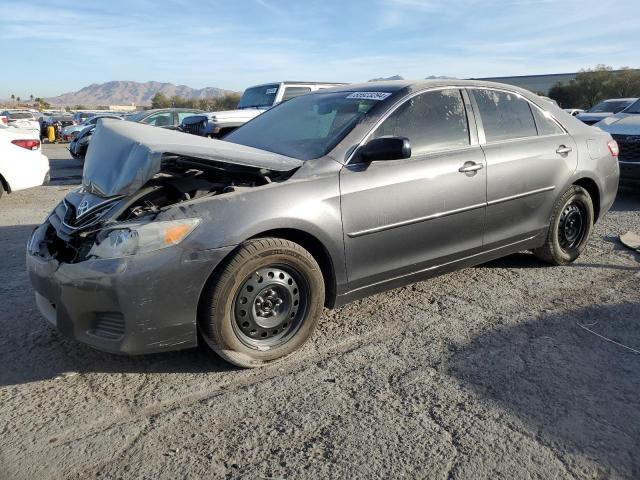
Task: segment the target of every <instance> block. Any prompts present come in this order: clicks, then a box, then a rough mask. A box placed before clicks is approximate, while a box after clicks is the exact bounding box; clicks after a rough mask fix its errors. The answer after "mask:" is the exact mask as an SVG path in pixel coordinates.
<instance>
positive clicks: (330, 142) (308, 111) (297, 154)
mask: <svg viewBox="0 0 640 480" xmlns="http://www.w3.org/2000/svg"><path fill="white" fill-rule="evenodd" d="M364 97H365V98H362V96H360V98H358V95H357V94H353V93H351V92H339V93H319V94H308V95H303V96H300V97H296V98H293V99H291V100H289V101H287V102H284V103H281V104H280V105H278V106H277V107H276V108H273V109H271V110H269V111H267V112H265V113H263V114H262V115H260V116H258V117H256V118H255V119H253V120H251V121H250V122H248V123H246V124H245V125H243V126H242V127H240V128H238V129H237V130H234V131H233V132H231V133H230V134H229V135H227V136H226V137H225V138H224V140H225V141H228V142H232V143H239V144H241V145H247V146H249V147H255V148H259V149H261V150H267V151H269V152H274V153H279V154H281V155H286V156H288V157H293V158H297V159H299V160H311V159H313V158H318V157H321V156H322V155H326V154H327V153H328V152H329V151H330V150H331V149H332V148H333V147H334V146H335V145H336V144H337V143H338V142H339V141H340V140H342V139H343V138H344V137H345V136H346V135H347V133H349V132H350V131H351V129H352V128H353V127H354V126H355V125H356V123H357V122H358V120H360V119H361V118H362V117H363V116H364V115H366V114H367V112H369V111H370V110H371V109H372V108H373V107H374V105H376V103H380V100H376V99H372V98H371V96H370V95H369V98H366V97H367V96H366V95H364ZM384 98H386V97H384Z"/></svg>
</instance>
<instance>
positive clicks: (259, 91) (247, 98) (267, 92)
mask: <svg viewBox="0 0 640 480" xmlns="http://www.w3.org/2000/svg"><path fill="white" fill-rule="evenodd" d="M278 87H279V85H278V84H277V83H274V84H273V85H262V86H260V87H252V88H247V89H246V90H245V91H244V93H243V94H242V98H241V99H240V103H238V108H260V107H262V108H264V107H270V106H272V105H273V102H275V100H276V94H277V93H278Z"/></svg>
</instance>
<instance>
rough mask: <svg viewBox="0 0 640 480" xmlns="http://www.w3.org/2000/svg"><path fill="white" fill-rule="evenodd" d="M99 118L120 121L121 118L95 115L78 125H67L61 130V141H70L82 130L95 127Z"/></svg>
mask: <svg viewBox="0 0 640 480" xmlns="http://www.w3.org/2000/svg"><path fill="white" fill-rule="evenodd" d="M100 118H115V119H116V120H122V117H121V116H119V115H110V114H96V115H93V116H92V117H89V118H87V119H86V120H85V121H84V122H82V123H80V124H74V125H69V126H68V127H65V128H63V129H62V139H63V140H64V141H69V142H70V141H72V140H73V139H74V138H75V137H76V135H78V134H79V133H80V132H81V131H82V130H84V129H85V128H87V127H88V126H91V125H95V124H96V122H97V121H98V119H100Z"/></svg>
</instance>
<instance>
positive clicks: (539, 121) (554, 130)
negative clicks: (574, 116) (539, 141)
mask: <svg viewBox="0 0 640 480" xmlns="http://www.w3.org/2000/svg"><path fill="white" fill-rule="evenodd" d="M531 111H532V112H533V116H534V118H535V120H536V127H537V129H538V135H559V134H561V133H564V130H562V128H560V127H559V126H558V124H557V123H556V122H554V121H553V120H552V119H551V118H547V117H546V116H545V114H544V112H543V111H542V110H539V109H538V108H536V107H531Z"/></svg>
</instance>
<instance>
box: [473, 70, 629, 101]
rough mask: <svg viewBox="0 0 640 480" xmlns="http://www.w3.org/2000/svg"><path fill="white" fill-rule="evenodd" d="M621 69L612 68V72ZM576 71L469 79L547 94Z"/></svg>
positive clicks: (570, 78)
mask: <svg viewBox="0 0 640 480" xmlns="http://www.w3.org/2000/svg"><path fill="white" fill-rule="evenodd" d="M620 71H621V70H613V73H616V72H620ZM576 75H578V72H576V73H550V74H547V75H517V76H514V77H491V78H472V79H471V80H486V81H488V82H498V83H506V84H508V85H514V86H516V87H521V88H525V89H527V90H530V91H532V92H533V93H541V94H543V95H547V94H548V93H549V90H551V87H553V86H554V85H555V84H556V83H569V82H570V81H571V80H573V79H575V78H576Z"/></svg>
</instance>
